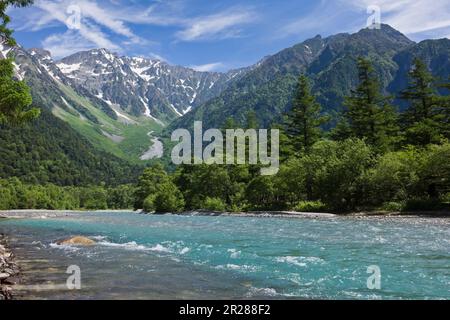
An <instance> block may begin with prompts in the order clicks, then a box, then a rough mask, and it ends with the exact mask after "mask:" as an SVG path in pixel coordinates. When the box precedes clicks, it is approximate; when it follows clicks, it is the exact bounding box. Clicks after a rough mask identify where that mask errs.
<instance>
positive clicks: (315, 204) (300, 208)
mask: <svg viewBox="0 0 450 320" xmlns="http://www.w3.org/2000/svg"><path fill="white" fill-rule="evenodd" d="M326 209H327V207H326V205H325V204H324V203H322V202H321V201H300V202H299V203H298V204H297V205H296V206H295V208H294V211H297V212H324V211H326Z"/></svg>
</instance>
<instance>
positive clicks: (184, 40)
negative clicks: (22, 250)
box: [9, 0, 450, 71]
mask: <svg viewBox="0 0 450 320" xmlns="http://www.w3.org/2000/svg"><path fill="white" fill-rule="evenodd" d="M371 5H376V6H377V7H378V8H379V9H380V14H381V22H382V23H388V24H390V25H392V26H393V27H395V28H397V29H398V30H400V31H402V32H403V33H405V34H406V35H408V36H409V37H410V38H411V39H413V40H416V41H420V40H423V39H425V38H444V37H449V36H450V14H449V13H450V1H449V0H433V3H432V4H430V1H429V0H396V1H392V0H316V1H312V0H291V1H288V0H241V1H238V0H153V1H151V0H147V1H144V0H35V4H34V5H33V6H32V7H29V8H25V9H23V8H21V9H15V8H12V9H10V10H9V14H10V15H11V17H12V21H13V22H12V27H13V28H14V29H15V30H16V33H15V37H16V39H17V40H18V42H19V43H20V44H22V45H23V46H24V47H27V48H30V47H41V48H45V49H48V50H50V51H51V52H52V54H53V56H54V57H55V58H61V57H63V56H67V55H69V54H71V53H74V52H77V51H81V50H88V49H92V48H99V47H103V48H107V49H109V50H111V51H113V52H117V53H119V54H123V55H130V56H144V57H153V58H159V59H162V60H165V61H167V62H169V63H171V64H177V65H183V66H190V67H193V68H195V69H198V70H207V71H212V70H214V71H225V70H229V69H232V68H237V67H242V66H247V65H251V64H253V63H255V62H257V61H259V60H260V59H261V58H262V57H264V56H266V55H269V54H273V53H276V52H278V51H280V50H281V49H284V48H286V47H289V46H292V45H294V44H296V43H298V42H301V41H304V40H306V39H307V38H310V37H313V36H315V35H317V34H321V35H323V36H327V35H331V34H336V33H339V32H354V31H357V30H359V29H361V28H363V27H365V26H366V24H367V19H368V18H369V16H371V12H369V13H368V7H369V6H371ZM369 11H371V10H369Z"/></svg>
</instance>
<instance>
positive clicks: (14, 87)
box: [0, 0, 39, 125]
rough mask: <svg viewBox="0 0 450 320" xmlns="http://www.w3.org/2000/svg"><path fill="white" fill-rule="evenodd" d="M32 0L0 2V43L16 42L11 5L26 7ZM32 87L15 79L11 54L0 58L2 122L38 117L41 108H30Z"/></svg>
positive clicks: (21, 120)
mask: <svg viewBox="0 0 450 320" xmlns="http://www.w3.org/2000/svg"><path fill="white" fill-rule="evenodd" d="M32 2H33V1H31V0H3V1H1V2H0V45H1V46H9V47H12V46H14V45H15V44H16V43H15V41H14V39H13V38H12V30H11V29H9V28H8V24H9V22H10V17H9V16H8V15H7V14H6V9H7V8H8V7H9V6H16V7H24V6H27V5H29V4H31V3H32ZM31 103H32V99H31V94H30V89H29V88H28V86H27V85H26V84H25V82H23V81H16V80H15V79H14V65H13V58H12V57H11V56H9V57H7V58H6V59H2V60H0V124H1V123H9V124H12V125H17V124H21V123H24V122H27V121H30V120H32V119H34V118H36V117H37V116H38V115H39V110H38V109H36V108H30V105H31Z"/></svg>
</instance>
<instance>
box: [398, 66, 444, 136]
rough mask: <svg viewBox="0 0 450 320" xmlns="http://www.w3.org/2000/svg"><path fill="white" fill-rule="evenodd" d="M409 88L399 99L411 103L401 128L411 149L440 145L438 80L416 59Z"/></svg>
mask: <svg viewBox="0 0 450 320" xmlns="http://www.w3.org/2000/svg"><path fill="white" fill-rule="evenodd" d="M409 79H410V80H409V85H408V87H407V88H406V89H405V90H404V91H402V92H401V94H400V98H401V99H403V100H406V101H408V102H409V106H408V109H407V110H406V111H405V112H404V113H403V115H402V119H401V124H402V127H403V129H404V132H405V135H406V141H407V143H409V144H412V145H427V144H430V143H438V142H439V141H440V139H441V138H442V135H441V133H440V131H441V130H440V126H439V118H440V115H439V112H438V107H439V97H438V94H437V89H436V87H435V81H436V80H435V79H434V77H433V75H432V74H431V73H430V71H428V68H427V66H426V64H425V63H424V62H423V61H422V60H420V59H418V58H415V59H414V61H413V68H412V70H411V71H410V72H409Z"/></svg>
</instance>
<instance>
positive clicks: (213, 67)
mask: <svg viewBox="0 0 450 320" xmlns="http://www.w3.org/2000/svg"><path fill="white" fill-rule="evenodd" d="M223 67H224V64H223V63H222V62H215V63H208V64H202V65H198V66H190V68H192V69H194V70H195V71H200V72H209V71H217V70H219V69H221V68H223Z"/></svg>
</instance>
